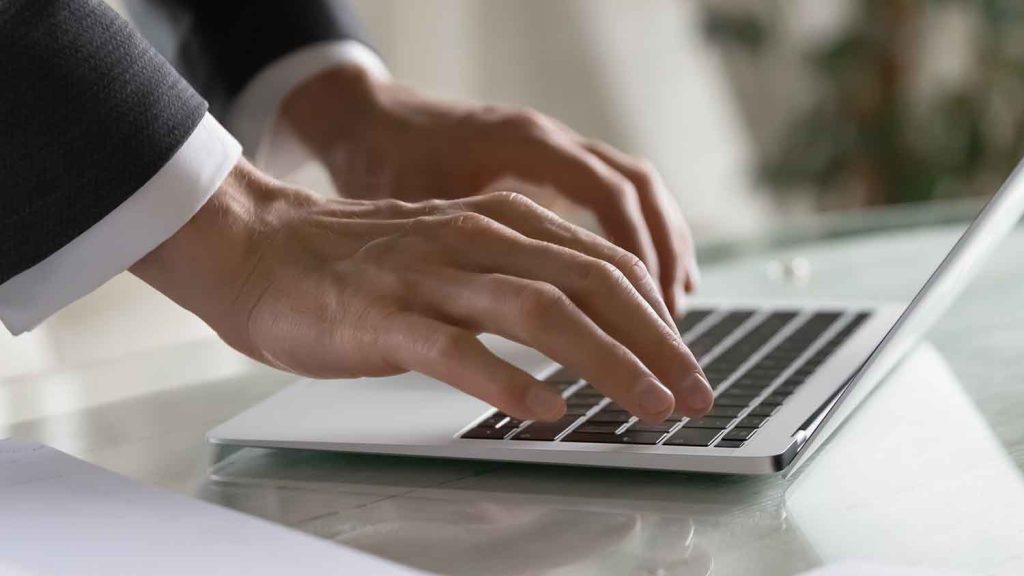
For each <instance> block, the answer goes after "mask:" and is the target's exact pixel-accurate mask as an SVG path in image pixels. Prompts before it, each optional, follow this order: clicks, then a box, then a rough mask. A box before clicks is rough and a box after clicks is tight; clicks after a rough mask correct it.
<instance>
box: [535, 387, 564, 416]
mask: <svg viewBox="0 0 1024 576" xmlns="http://www.w3.org/2000/svg"><path fill="white" fill-rule="evenodd" d="M526 406H527V408H529V410H530V412H531V416H532V417H533V419H534V420H545V421H550V420H558V419H559V418H561V417H562V416H564V415H565V410H566V408H565V400H564V399H563V398H562V396H561V395H560V394H558V393H557V392H555V391H554V390H552V389H551V388H548V387H547V386H546V385H544V384H541V383H537V384H535V385H533V386H531V387H530V388H529V389H528V390H527V391H526Z"/></svg>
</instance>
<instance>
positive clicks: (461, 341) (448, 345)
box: [426, 330, 473, 358]
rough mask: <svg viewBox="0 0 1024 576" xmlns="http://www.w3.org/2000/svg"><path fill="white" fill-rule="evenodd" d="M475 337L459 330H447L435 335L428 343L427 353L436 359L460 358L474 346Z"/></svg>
mask: <svg viewBox="0 0 1024 576" xmlns="http://www.w3.org/2000/svg"><path fill="white" fill-rule="evenodd" d="M472 338H473V337H472V336H470V335H468V334H467V333H464V332H460V331H458V330H445V331H441V332H437V333H436V334H434V335H433V336H432V337H431V338H430V341H429V342H428V343H427V350H426V352H427V353H428V354H429V355H430V356H433V357H435V358H459V357H461V356H462V355H463V354H464V353H465V351H466V349H467V348H468V347H469V346H470V345H471V344H472V343H471V342H470V341H469V340H470V339H472Z"/></svg>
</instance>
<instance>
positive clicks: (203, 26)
mask: <svg viewBox="0 0 1024 576" xmlns="http://www.w3.org/2000/svg"><path fill="white" fill-rule="evenodd" d="M127 6H128V9H129V13H130V15H131V17H132V19H133V20H134V22H135V24H136V26H137V27H138V28H139V30H140V31H141V32H142V33H143V34H144V35H145V36H146V37H147V38H148V39H149V40H150V42H152V43H153V45H154V46H155V47H156V48H157V49H158V50H159V51H160V52H161V53H162V54H163V55H164V56H165V57H166V58H167V59H168V60H169V61H170V62H171V63H172V64H173V65H174V66H175V67H176V68H177V69H178V71H179V72H181V74H182V75H184V76H185V78H186V79H187V80H188V81H189V82H190V83H191V84H192V85H193V86H195V87H196V89H197V90H199V92H200V93H201V94H203V96H204V97H205V98H206V99H207V100H208V101H209V102H210V108H211V111H212V112H213V113H214V114H215V115H219V114H222V113H223V112H224V111H225V110H226V108H227V106H228V105H229V104H230V103H231V101H232V100H233V99H234V97H235V96H236V95H238V93H239V92H240V91H241V90H242V89H243V88H244V87H245V85H246V83H247V82H248V81H249V80H250V79H252V77H253V76H255V75H256V74H257V73H259V71H260V70H261V69H263V68H264V67H265V66H266V65H268V64H270V63H271V62H273V61H274V60H276V59H277V58H279V57H281V56H284V55H286V54H289V53H291V52H293V51H295V50H298V49H300V48H303V47H305V46H309V45H312V44H316V43H319V42H326V41H331V40H349V39H351V40H359V41H361V42H363V43H364V44H365V43H366V39H365V35H364V33H363V31H362V29H361V26H360V25H359V21H358V20H357V19H356V17H355V13H354V11H353V10H352V7H351V5H350V4H349V2H347V1H346V0H128V1H127Z"/></svg>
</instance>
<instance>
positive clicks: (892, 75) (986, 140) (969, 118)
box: [704, 0, 1024, 205]
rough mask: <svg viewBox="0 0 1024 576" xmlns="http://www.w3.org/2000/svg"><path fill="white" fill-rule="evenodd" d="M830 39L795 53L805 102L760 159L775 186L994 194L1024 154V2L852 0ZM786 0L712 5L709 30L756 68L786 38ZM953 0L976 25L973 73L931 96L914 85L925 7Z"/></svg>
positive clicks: (903, 194) (913, 196)
mask: <svg viewBox="0 0 1024 576" xmlns="http://www.w3.org/2000/svg"><path fill="white" fill-rule="evenodd" d="M850 2H851V6H852V7H853V10H852V11H851V14H852V17H851V18H850V21H849V22H848V23H847V25H846V26H845V27H844V28H843V29H842V30H841V31H840V32H839V33H837V34H835V35H834V36H832V37H830V38H828V39H827V40H825V41H822V42H820V43H818V44H816V45H814V46H813V47H812V48H809V49H807V50H806V51H805V52H804V53H801V54H800V62H801V65H802V66H805V67H806V68H807V71H808V72H809V74H810V75H811V77H812V78H813V79H814V82H813V83H812V85H813V94H812V95H811V97H810V98H800V99H799V100H800V101H801V102H804V101H806V102H807V104H806V105H805V106H802V107H801V109H800V110H799V111H798V113H796V114H794V115H792V116H791V117H790V118H788V119H787V120H786V124H785V126H786V128H785V129H784V130H782V131H781V135H780V136H779V137H778V138H777V139H776V140H775V141H774V142H772V143H771V144H770V145H768V146H763V147H762V151H761V154H760V156H761V157H760V161H759V164H760V170H759V172H760V174H761V176H762V178H763V179H764V181H765V182H766V183H768V184H769V185H771V186H772V187H773V188H775V189H777V190H781V191H785V190H806V189H807V188H811V189H813V190H816V191H818V192H819V194H820V195H822V196H824V195H827V194H829V192H830V191H834V190H842V189H848V188H849V186H850V185H853V186H854V187H855V188H856V190H858V192H859V196H860V201H861V202H863V203H864V204H868V205H878V204H891V203H901V202H912V201H920V200H931V199H935V198H941V197H948V196H959V195H966V194H972V193H978V194H981V193H990V192H991V191H992V186H994V185H996V184H998V182H999V181H1001V180H1002V179H1003V178H1005V176H1006V175H1007V174H1008V173H1009V171H1010V170H1011V169H1012V168H1013V166H1015V165H1016V164H1017V162H1018V161H1019V160H1020V158H1021V156H1022V153H1024V2H1022V1H1021V0H980V1H968V0H850ZM784 3H785V2H784V0H775V1H774V2H767V3H764V2H759V3H756V4H754V5H752V6H753V8H754V9H751V10H736V3H735V2H733V3H729V5H728V6H727V8H728V9H723V6H722V5H721V4H720V3H717V2H709V3H708V5H707V8H706V9H705V18H704V29H705V32H706V34H707V36H708V37H709V38H710V39H711V40H712V41H713V42H714V43H715V44H716V45H718V46H720V47H721V48H722V49H723V50H731V51H732V53H733V54H738V55H739V56H740V57H742V58H746V59H751V60H753V63H754V64H755V65H761V64H764V65H769V64H767V62H768V58H767V57H766V55H767V53H768V52H769V51H770V48H771V47H772V45H773V43H777V42H780V41H782V38H781V34H783V33H784V32H783V30H784V26H783V25H782V24H783V20H782V17H781V15H782V11H781V10H780V9H781V8H782V7H783V5H784ZM939 4H958V6H957V7H958V8H962V9H963V10H962V11H963V12H964V14H968V15H969V16H970V17H971V18H972V20H973V21H974V23H975V24H976V25H977V26H978V33H976V34H974V35H973V38H974V42H976V44H977V45H976V46H972V47H971V49H972V50H973V52H974V56H973V60H972V62H974V66H975V67H976V69H972V70H971V71H970V74H965V75H964V78H962V79H960V80H959V81H957V82H955V83H944V84H943V85H941V86H939V87H937V88H936V89H934V90H929V91H928V92H927V93H926V94H924V95H922V94H920V93H919V92H920V90H917V91H916V92H915V90H916V88H917V87H915V85H914V80H915V78H916V76H915V75H916V74H918V72H919V69H920V66H921V61H922V60H923V59H924V58H927V57H930V56H934V55H928V54H924V55H922V54H920V52H919V48H920V43H919V40H920V38H921V35H922V28H921V27H922V26H923V25H924V21H925V16H926V11H927V10H929V9H931V8H935V7H937V5H939Z"/></svg>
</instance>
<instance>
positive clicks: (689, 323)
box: [676, 310, 711, 334]
mask: <svg viewBox="0 0 1024 576" xmlns="http://www.w3.org/2000/svg"><path fill="white" fill-rule="evenodd" d="M710 315H711V310H690V311H689V312H687V313H686V314H685V315H683V317H681V318H676V327H677V328H679V333H680V334H685V333H687V332H689V331H690V330H693V329H694V328H695V327H696V326H697V324H700V323H701V322H703V321H704V319H705V318H707V317H708V316H710Z"/></svg>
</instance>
